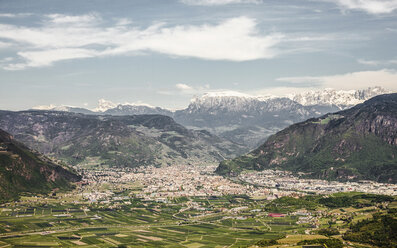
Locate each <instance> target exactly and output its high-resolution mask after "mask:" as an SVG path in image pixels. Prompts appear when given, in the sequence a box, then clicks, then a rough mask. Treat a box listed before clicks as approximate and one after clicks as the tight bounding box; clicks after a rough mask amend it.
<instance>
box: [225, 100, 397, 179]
mask: <svg viewBox="0 0 397 248" xmlns="http://www.w3.org/2000/svg"><path fill="white" fill-rule="evenodd" d="M267 168H279V169H284V170H290V171H295V172H304V173H308V176H310V177H316V178H327V179H339V180H346V179H370V180H376V181H379V182H391V183H397V94H386V95H380V96H376V97H374V98H371V99H370V100H368V101H366V102H364V103H362V104H359V105H357V106H355V107H353V108H351V109H348V110H344V111H340V112H337V113H334V114H327V115H324V116H322V117H320V118H312V119H309V120H307V121H304V122H301V123H297V124H294V125H291V126H289V127H288V128H286V129H284V130H282V131H280V132H278V133H277V134H275V135H272V136H271V137H269V139H268V140H267V141H266V142H265V143H264V144H263V145H261V146H260V147H259V148H257V149H256V150H254V151H252V152H251V153H248V154H247V155H244V156H241V157H238V158H236V159H233V160H227V161H223V162H221V164H220V165H219V167H218V168H217V173H219V174H224V175H225V174H229V175H232V174H238V173H240V172H241V171H242V170H245V169H252V170H263V169H267Z"/></svg>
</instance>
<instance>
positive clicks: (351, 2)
mask: <svg viewBox="0 0 397 248" xmlns="http://www.w3.org/2000/svg"><path fill="white" fill-rule="evenodd" d="M326 1H328V2H333V3H336V4H337V5H338V6H339V7H340V8H342V9H343V10H360V11H365V12H367V13H369V14H388V13H392V12H393V11H394V10H396V9H397V0H326Z"/></svg>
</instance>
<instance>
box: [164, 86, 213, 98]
mask: <svg viewBox="0 0 397 248" xmlns="http://www.w3.org/2000/svg"><path fill="white" fill-rule="evenodd" d="M210 88H211V87H210V85H209V84H205V85H203V86H191V85H187V84H182V83H179V84H175V87H174V88H173V89H161V90H158V91H157V93H158V94H161V95H169V96H172V95H185V96H193V95H197V94H203V93H205V92H207V91H209V90H210Z"/></svg>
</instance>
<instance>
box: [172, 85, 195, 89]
mask: <svg viewBox="0 0 397 248" xmlns="http://www.w3.org/2000/svg"><path fill="white" fill-rule="evenodd" d="M175 87H176V88H177V89H178V90H192V89H193V88H192V87H191V86H189V85H187V84H176V85H175Z"/></svg>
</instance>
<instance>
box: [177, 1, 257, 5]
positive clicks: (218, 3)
mask: <svg viewBox="0 0 397 248" xmlns="http://www.w3.org/2000/svg"><path fill="white" fill-rule="evenodd" d="M181 2H182V3H184V4H188V5H198V6H216V5H226V4H259V3H262V0H181Z"/></svg>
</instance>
